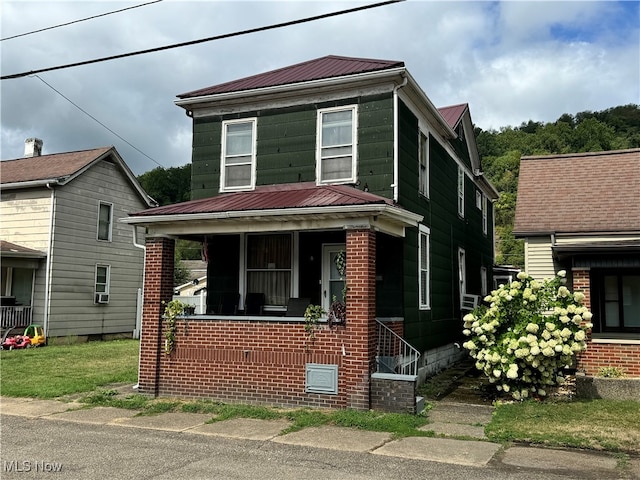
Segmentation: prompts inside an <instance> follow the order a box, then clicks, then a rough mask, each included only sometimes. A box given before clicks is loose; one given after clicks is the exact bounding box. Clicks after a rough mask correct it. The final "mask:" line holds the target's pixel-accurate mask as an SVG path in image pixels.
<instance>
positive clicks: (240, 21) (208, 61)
mask: <svg viewBox="0 0 640 480" xmlns="http://www.w3.org/2000/svg"><path fill="white" fill-rule="evenodd" d="M367 3H371V2H364V1H344V2H319V1H288V2H287V1H280V2H276V1H262V2H231V1H199V2H193V1H180V2H174V1H165V2H161V3H158V4H153V5H149V6H146V7H142V8H137V9H133V10H129V11H127V12H122V13H118V14H114V15H110V16H106V17H101V18H99V19H95V20H90V21H87V22H81V23H77V24H74V25H70V26H68V27H63V28H60V29H55V30H49V31H47V32H42V33H39V34H36V35H30V36H26V37H21V38H19V39H13V40H8V41H4V42H2V43H0V48H1V52H0V53H1V60H0V61H1V63H0V65H1V69H2V74H3V75H6V74H11V73H18V72H22V71H29V70H33V69H36V68H40V67H49V66H54V65H60V64H65V63H70V62H77V61H82V60H89V59H92V58H97V57H101V56H106V55H116V54H120V53H125V52H130V51H135V50H139V49H146V48H152V47H158V46H163V45H168V44H174V43H179V42H186V41H189V40H194V39H198V38H204V37H211V36H214V35H220V34H225V33H230V32H234V31H239V30H244V29H249V28H255V27H259V26H263V25H269V24H273V23H278V22H285V21H289V20H294V19H298V18H302V17H306V16H312V15H319V14H322V13H325V12H331V11H335V10H340V9H345V8H352V7H355V6H359V5H365V4H367ZM630 3H634V4H635V2H622V3H618V2H609V1H605V2H592V1H574V2H515V1H507V2H478V1H474V2H426V1H424V2H423V1H411V0H409V1H406V2H402V3H398V4H394V5H389V6H386V7H382V8H376V9H371V10H367V11H362V12H359V13H353V14H349V15H344V16H337V17H333V18H328V19H324V20H321V21H317V22H312V23H305V24H300V25H295V26H290V27H287V28H284V29H278V30H272V31H265V32H261V33H254V34H251V35H246V36H239V37H235V38H228V39H224V40H219V41H214V42H209V43H203V44H199V45H194V46H190V47H185V48H179V49H175V50H167V51H163V52H158V53H153V54H148V55H143V56H135V57H130V58H126V59H121V60H114V61H110V62H104V63H97V64H93V65H87V66H82V67H75V68H70V69H65V70H58V71H53V72H48V73H42V74H40V76H41V77H42V78H43V79H44V80H46V81H47V82H49V83H50V84H51V85H52V86H54V87H55V88H56V89H58V90H59V91H60V92H62V93H63V94H65V95H66V96H68V97H69V98H70V99H71V100H72V101H74V102H75V103H77V104H78V105H79V106H81V107H82V108H83V109H85V110H86V111H88V112H89V113H91V114H92V115H94V116H95V117H96V118H98V119H99V120H100V121H101V122H103V123H104V124H106V125H108V126H109V127H110V128H112V129H113V130H114V131H116V132H117V133H119V134H120V135H122V136H123V137H124V138H125V139H126V140H127V141H129V142H130V143H132V144H133V145H135V146H136V147H137V148H139V149H140V150H142V151H143V152H145V153H146V154H147V155H149V156H151V157H152V158H154V159H155V160H157V161H158V162H160V163H161V164H163V165H165V166H178V165H183V164H185V163H187V162H189V161H190V153H191V148H190V143H191V120H190V119H189V118H188V117H186V116H185V114H184V111H183V110H182V109H181V108H178V107H176V106H175V105H174V100H175V99H176V95H178V94H180V93H184V92H188V91H191V90H195V89H198V88H203V87H206V86H209V85H215V84H218V83H222V82H225V81H229V80H234V79H237V78H241V77H244V76H248V75H253V74H256V73H260V72H264V71H267V70H271V69H274V68H280V67H284V66H287V65H291V64H294V63H298V62H302V61H306V60H310V59H313V58H317V57H321V56H324V55H329V54H335V55H344V56H357V57H369V58H382V59H390V60H401V61H404V62H405V64H406V66H407V68H408V69H409V71H410V72H411V74H412V75H413V77H414V78H415V79H416V80H417V81H418V83H419V84H420V85H421V87H422V88H423V90H424V91H425V92H426V93H427V95H428V96H429V97H430V98H431V100H432V101H433V103H434V104H435V105H437V106H445V105H451V104H456V103H461V102H469V103H470V105H471V114H472V117H473V119H474V121H475V122H476V123H477V124H478V126H480V127H482V128H485V129H488V128H499V127H501V126H506V125H519V124H520V123H521V122H523V121H527V120H529V119H532V120H536V121H553V120H555V119H557V118H558V117H559V116H560V115H561V114H562V113H576V112H579V111H584V110H602V109H605V108H609V107H613V106H616V105H621V104H628V103H638V102H640V92H639V88H640V87H639V85H640V78H639V76H640V60H639V59H640V48H639V44H640V36H639V35H640V34H639V31H640V29H639V27H638V25H637V21H635V22H634V21H633V19H632V18H631V19H630V18H629V16H630V13H631V14H633V13H634V12H635V15H636V20H637V12H638V7H637V4H635V7H634V6H633V5H631V6H630V5H628V4H630ZM128 5H129V6H130V5H135V3H133V2H132V3H121V2H52V1H50V2H23V1H19V0H4V1H3V3H2V15H1V16H0V17H1V19H0V21H1V22H2V36H3V37H6V36H10V35H13V34H18V33H22V32H25V31H29V30H35V29H38V28H43V27H47V26H50V25H53V24H56V23H63V22H68V21H71V20H75V19H78V18H82V17H87V16H91V15H96V14H101V13H104V12H107V11H110V10H115V9H118V8H124V7H126V6H128ZM634 8H635V10H634ZM0 95H1V100H2V101H1V127H2V128H1V142H2V143H1V149H2V150H1V151H2V158H15V157H20V156H22V153H23V141H24V139H25V138H27V137H32V136H38V137H40V138H43V139H44V151H45V153H54V152H60V151H71V150H79V149H84V148H94V147H98V146H104V145H111V144H113V145H115V146H116V148H118V151H119V152H120V153H121V154H122V156H123V158H124V159H125V161H127V163H129V165H130V166H131V168H132V170H133V171H134V172H135V173H136V174H139V173H142V172H144V171H147V170H150V169H152V168H154V167H156V164H155V163H154V162H153V161H151V160H149V159H148V158H146V157H144V155H141V154H140V153H138V152H137V151H136V150H135V149H133V148H131V147H130V146H129V145H127V144H126V143H125V142H123V141H121V140H120V139H118V138H117V137H115V136H114V135H112V134H111V133H109V132H108V131H107V130H105V129H104V128H103V127H101V126H100V125H98V124H96V123H95V122H94V121H93V120H91V119H89V118H87V117H86V116H85V115H83V114H82V113H80V112H79V111H78V110H77V109H76V108H75V107H74V106H72V105H71V104H69V103H68V102H67V101H66V100H64V99H62V98H61V97H60V96H59V95H58V94H56V93H55V92H53V91H52V90H50V89H49V88H48V87H47V86H45V85H44V84H43V83H42V82H40V81H39V80H38V79H37V78H22V79H16V80H4V81H2V82H1V84H0Z"/></svg>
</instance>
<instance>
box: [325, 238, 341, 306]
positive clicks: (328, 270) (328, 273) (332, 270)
mask: <svg viewBox="0 0 640 480" xmlns="http://www.w3.org/2000/svg"><path fill="white" fill-rule="evenodd" d="M345 251H346V245H345V244H344V243H337V244H336V243H333V244H326V245H323V246H322V308H324V309H325V311H329V307H330V306H331V304H332V303H333V302H334V301H335V300H338V301H341V302H344V295H343V291H344V285H345V273H346V272H345V271H344V269H342V271H340V268H339V267H342V266H344V265H346V264H345V263H344V262H340V261H337V260H339V259H340V257H342V258H343V259H344V255H345ZM334 299H335V300H334Z"/></svg>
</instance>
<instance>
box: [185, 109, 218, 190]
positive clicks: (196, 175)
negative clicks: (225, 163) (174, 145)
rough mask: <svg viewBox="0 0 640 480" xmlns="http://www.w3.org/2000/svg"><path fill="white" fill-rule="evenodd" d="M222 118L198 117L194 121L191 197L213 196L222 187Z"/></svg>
mask: <svg viewBox="0 0 640 480" xmlns="http://www.w3.org/2000/svg"><path fill="white" fill-rule="evenodd" d="M221 135H222V119H221V118H220V117H207V118H197V119H194V121H193V152H192V161H191V198H192V199H193V200H196V199H199V198H207V197H212V196H214V195H217V194H218V190H219V187H220V153H221V143H220V138H221Z"/></svg>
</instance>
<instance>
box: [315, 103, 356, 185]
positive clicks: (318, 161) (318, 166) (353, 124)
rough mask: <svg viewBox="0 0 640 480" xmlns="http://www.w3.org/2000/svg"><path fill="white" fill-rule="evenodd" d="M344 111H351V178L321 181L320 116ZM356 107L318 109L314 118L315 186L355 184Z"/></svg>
mask: <svg viewBox="0 0 640 480" xmlns="http://www.w3.org/2000/svg"><path fill="white" fill-rule="evenodd" d="M345 110H351V111H352V112H353V114H352V120H353V121H352V122H351V140H352V148H351V177H350V178H341V179H338V180H324V181H323V180H322V168H321V164H322V114H324V113H329V112H340V111H345ZM357 165H358V106H357V105H345V106H342V107H331V108H321V109H318V113H317V117H316V184H317V185H331V184H342V183H356V172H357V171H358V168H357Z"/></svg>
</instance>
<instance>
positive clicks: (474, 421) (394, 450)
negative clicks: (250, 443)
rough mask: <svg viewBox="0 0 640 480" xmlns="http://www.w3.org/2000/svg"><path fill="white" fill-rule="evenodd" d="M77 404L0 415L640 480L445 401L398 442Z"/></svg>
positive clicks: (4, 401) (366, 434)
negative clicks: (504, 430) (492, 425)
mask: <svg viewBox="0 0 640 480" xmlns="http://www.w3.org/2000/svg"><path fill="white" fill-rule="evenodd" d="M81 407H82V406H81V405H80V404H77V403H64V402H61V401H56V400H33V399H25V398H10V397H0V414H2V415H15V416H21V417H26V418H32V419H38V420H39V421H40V420H46V421H64V422H77V423H88V424H99V425H105V426H110V425H113V426H119V427H130V428H142V429H154V430H165V431H172V432H182V433H183V434H187V435H210V436H222V437H230V438H236V439H246V440H259V441H271V442H278V443H284V444H293V445H301V446H305V447H312V448H325V449H334V450H341V451H353V452H369V453H371V454H374V455H385V456H389V457H396V458H409V459H414V460H426V461H433V462H441V463H449V464H459V465H468V466H474V467H483V466H487V465H489V464H491V465H492V466H497V465H500V464H502V465H503V466H504V467H506V468H514V467H517V468H525V469H528V470H539V471H540V475H542V476H540V477H539V478H543V476H544V472H556V473H559V474H560V473H563V472H566V473H567V474H569V473H572V474H574V475H578V476H581V473H583V474H584V475H583V477H584V478H602V479H605V478H631V479H639V480H640V459H639V458H632V459H631V460H630V461H628V462H626V465H622V466H621V465H619V464H618V459H617V457H616V456H615V455H613V454H610V453H595V452H585V451H579V450H556V449H547V448H534V447H527V446H511V447H507V448H503V447H502V446H501V445H500V444H497V443H492V442H489V441H487V440H486V439H485V438H486V437H484V430H483V425H485V424H486V423H488V422H489V421H490V419H491V411H492V409H491V407H488V406H482V405H468V404H461V403H455V402H447V401H440V402H437V403H436V404H435V407H434V409H432V410H431V411H430V412H429V418H430V419H431V420H432V422H433V423H430V424H428V425H426V426H424V427H422V429H423V430H425V431H433V432H434V433H435V434H436V435H437V436H436V437H406V438H401V439H398V440H393V439H392V438H391V435H390V434H388V433H384V432H370V431H363V430H357V429H352V428H343V427H334V426H322V427H313V428H306V429H303V430H300V431H297V432H293V433H288V434H284V435H281V434H280V432H282V431H283V430H284V429H285V428H287V427H288V426H289V422H288V421H286V420H256V419H249V418H235V419H231V420H224V421H220V422H214V423H206V422H207V421H208V420H210V419H212V418H213V416H212V415H208V414H197V413H162V414H159V415H153V416H136V414H137V412H135V411H132V410H126V409H119V408H112V407H94V408H89V409H83V408H81Z"/></svg>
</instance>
